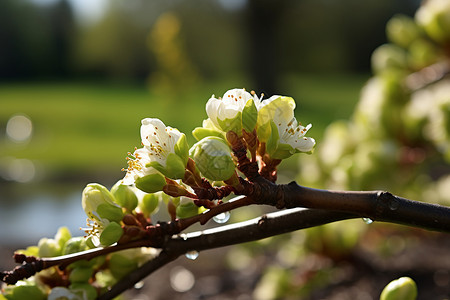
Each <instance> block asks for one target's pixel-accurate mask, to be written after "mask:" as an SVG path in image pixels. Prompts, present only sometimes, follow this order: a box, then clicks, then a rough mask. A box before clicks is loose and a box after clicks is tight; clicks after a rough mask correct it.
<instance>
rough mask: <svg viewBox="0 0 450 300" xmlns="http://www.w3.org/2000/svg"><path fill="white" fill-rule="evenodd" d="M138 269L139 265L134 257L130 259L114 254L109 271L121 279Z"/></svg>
mask: <svg viewBox="0 0 450 300" xmlns="http://www.w3.org/2000/svg"><path fill="white" fill-rule="evenodd" d="M137 267H138V263H137V261H136V260H135V259H133V258H132V257H128V256H126V255H124V254H122V253H120V252H119V253H113V254H112V255H111V258H110V260H109V269H110V271H111V274H112V275H113V276H114V277H115V278H116V279H120V278H122V277H123V276H125V275H127V274H128V273H130V272H131V271H133V270H135V269H136V268H137Z"/></svg>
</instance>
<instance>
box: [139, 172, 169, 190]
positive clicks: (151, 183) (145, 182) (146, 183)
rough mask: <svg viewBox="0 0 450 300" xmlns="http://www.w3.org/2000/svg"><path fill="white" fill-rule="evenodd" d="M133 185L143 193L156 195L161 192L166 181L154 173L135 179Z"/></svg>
mask: <svg viewBox="0 0 450 300" xmlns="http://www.w3.org/2000/svg"><path fill="white" fill-rule="evenodd" d="M135 185H136V187H137V188H138V189H140V190H141V191H143V192H146V193H156V192H160V191H162V189H163V187H164V186H165V185H166V179H165V178H164V176H163V175H161V174H159V173H154V174H150V175H146V176H144V177H140V178H138V179H136V181H135Z"/></svg>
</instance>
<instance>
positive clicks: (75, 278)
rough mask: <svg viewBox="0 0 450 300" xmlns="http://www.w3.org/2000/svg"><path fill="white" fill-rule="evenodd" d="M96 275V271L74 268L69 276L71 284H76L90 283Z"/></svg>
mask: <svg viewBox="0 0 450 300" xmlns="http://www.w3.org/2000/svg"><path fill="white" fill-rule="evenodd" d="M93 273H94V269H92V268H86V267H77V268H73V269H72V271H71V272H70V275H69V280H70V282H71V283H75V282H80V283H82V282H88V281H89V279H90V278H91V277H92V274H93Z"/></svg>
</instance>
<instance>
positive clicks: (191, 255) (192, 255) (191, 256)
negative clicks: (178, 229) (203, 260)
mask: <svg viewBox="0 0 450 300" xmlns="http://www.w3.org/2000/svg"><path fill="white" fill-rule="evenodd" d="M197 257H198V252H197V251H195V250H192V251H189V252H187V253H186V258H188V259H190V260H196V259H197Z"/></svg>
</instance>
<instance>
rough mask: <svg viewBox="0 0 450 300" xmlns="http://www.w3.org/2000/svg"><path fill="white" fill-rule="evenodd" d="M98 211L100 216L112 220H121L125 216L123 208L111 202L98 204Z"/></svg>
mask: <svg viewBox="0 0 450 300" xmlns="http://www.w3.org/2000/svg"><path fill="white" fill-rule="evenodd" d="M97 213H98V215H99V216H100V218H102V219H107V220H109V221H112V222H120V221H121V220H122V218H123V211H122V208H120V207H118V206H114V205H111V204H109V203H102V204H100V205H99V206H97Z"/></svg>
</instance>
